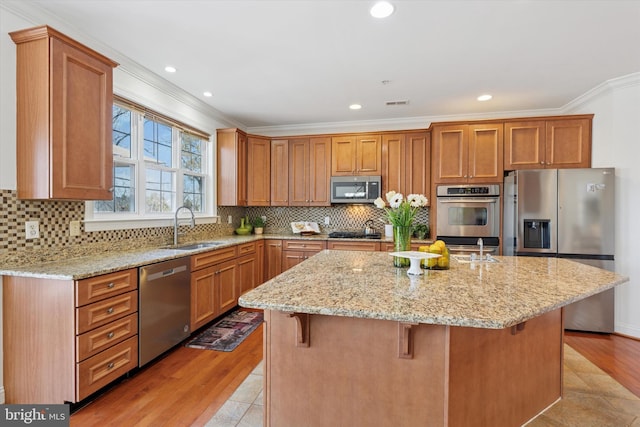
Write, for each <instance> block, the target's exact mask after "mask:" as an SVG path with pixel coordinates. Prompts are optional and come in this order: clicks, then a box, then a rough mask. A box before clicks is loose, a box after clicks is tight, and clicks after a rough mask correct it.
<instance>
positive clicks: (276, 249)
mask: <svg viewBox="0 0 640 427" xmlns="http://www.w3.org/2000/svg"><path fill="white" fill-rule="evenodd" d="M264 260H265V265H264V273H265V277H264V280H265V281H267V280H271V279H273V278H274V277H276V276H277V275H278V274H280V273H282V240H266V241H265V244H264Z"/></svg>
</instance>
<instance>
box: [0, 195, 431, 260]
mask: <svg viewBox="0 0 640 427" xmlns="http://www.w3.org/2000/svg"><path fill="white" fill-rule="evenodd" d="M218 215H219V216H220V218H222V224H200V225H197V226H196V227H195V228H194V229H193V230H189V229H188V228H186V229H183V231H186V236H185V237H184V238H183V239H185V240H186V241H192V240H202V239H209V238H215V237H217V236H224V235H230V234H233V230H234V228H236V227H238V226H239V225H240V218H241V217H242V216H245V215H248V216H249V218H254V217H257V216H263V215H264V216H266V217H267V222H266V227H265V232H266V233H272V234H273V233H277V234H290V233H291V232H292V231H291V225H290V223H291V222H294V221H313V222H317V223H318V225H319V226H320V230H321V232H323V233H329V232H331V231H334V230H362V229H363V228H364V223H365V221H367V220H368V219H373V220H374V227H375V228H377V229H379V230H380V231H382V222H381V221H380V220H381V219H383V218H384V211H383V210H381V209H377V208H375V207H374V206H372V205H338V206H332V207H249V208H242V207H229V206H220V207H218ZM229 215H231V216H232V217H233V224H227V221H226V218H227V217H228V216H229ZM325 217H329V225H325ZM83 218H84V202H73V201H49V200H44V201H41V200H19V199H18V198H17V192H16V191H14V190H0V219H1V221H0V265H16V264H24V263H30V262H48V261H55V260H58V259H61V258H68V257H81V256H83V255H87V254H89V253H90V254H96V253H101V252H106V251H110V250H127V249H136V248H142V247H149V246H160V245H163V244H169V243H171V241H172V239H173V227H152V228H139V229H131V230H108V231H95V232H86V231H84V226H83V225H81V232H80V235H79V236H74V237H72V236H70V233H69V223H70V221H80V222H81V224H82V220H83ZM32 220H37V221H39V229H40V237H39V238H36V239H31V240H27V239H26V236H25V222H26V221H32ZM428 221H429V212H428V209H422V210H420V211H419V213H418V215H417V220H416V222H417V223H428Z"/></svg>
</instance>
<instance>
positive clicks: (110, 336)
mask: <svg viewBox="0 0 640 427" xmlns="http://www.w3.org/2000/svg"><path fill="white" fill-rule="evenodd" d="M114 335H115V334H114V333H113V332H109V333H108V334H107V338H109V339H111V338H113V337H114Z"/></svg>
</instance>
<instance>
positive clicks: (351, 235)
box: [329, 231, 382, 239]
mask: <svg viewBox="0 0 640 427" xmlns="http://www.w3.org/2000/svg"><path fill="white" fill-rule="evenodd" d="M329 237H330V238H334V239H380V238H382V235H381V234H380V233H369V234H366V233H363V232H361V231H332V232H331V233H329Z"/></svg>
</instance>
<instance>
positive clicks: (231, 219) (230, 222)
mask: <svg viewBox="0 0 640 427" xmlns="http://www.w3.org/2000/svg"><path fill="white" fill-rule="evenodd" d="M227 222H228V223H229V224H233V217H232V216H231V215H229V216H228V217H227Z"/></svg>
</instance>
